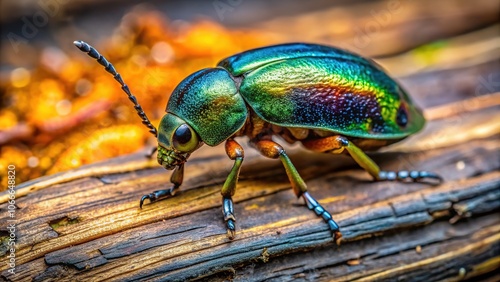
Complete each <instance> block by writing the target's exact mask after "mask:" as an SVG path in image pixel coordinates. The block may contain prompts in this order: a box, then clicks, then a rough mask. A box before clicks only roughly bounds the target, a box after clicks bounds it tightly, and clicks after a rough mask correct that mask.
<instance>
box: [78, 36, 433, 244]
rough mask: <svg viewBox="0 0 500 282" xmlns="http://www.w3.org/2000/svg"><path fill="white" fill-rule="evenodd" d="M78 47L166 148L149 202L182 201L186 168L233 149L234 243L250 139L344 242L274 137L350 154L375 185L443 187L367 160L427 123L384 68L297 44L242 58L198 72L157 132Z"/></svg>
mask: <svg viewBox="0 0 500 282" xmlns="http://www.w3.org/2000/svg"><path fill="white" fill-rule="evenodd" d="M74 44H75V45H76V46H77V47H78V48H79V49H80V50H82V51H83V52H86V53H88V54H89V55H90V56H91V57H93V58H95V59H96V60H97V61H98V62H99V63H100V64H101V65H103V66H104V67H105V69H106V70H107V71H108V72H109V73H111V74H112V75H114V77H115V79H116V80H117V81H118V82H119V83H120V84H121V85H122V89H123V90H124V91H125V92H126V93H127V95H128V96H129V98H130V100H131V101H132V102H133V103H134V105H135V109H136V110H137V112H138V114H139V116H140V117H141V118H142V121H143V123H144V124H145V125H146V126H147V127H148V128H149V129H150V132H151V133H153V134H154V135H155V137H157V138H158V162H159V163H160V164H161V165H162V166H163V167H165V168H166V169H169V170H170V169H173V170H174V172H173V174H172V177H171V182H172V184H173V186H172V187H171V188H170V189H166V190H159V191H154V192H153V193H151V194H148V195H145V196H143V197H142V198H141V201H140V206H141V207H142V205H143V203H144V201H145V200H146V199H149V200H150V201H151V202H154V201H156V200H158V199H160V198H165V197H169V196H172V195H174V193H175V191H176V190H177V189H178V188H179V186H180V185H181V184H182V180H183V174H184V163H185V162H186V160H187V159H188V157H189V155H190V154H191V153H192V152H194V151H195V150H196V149H198V148H199V147H200V146H202V145H203V144H207V145H209V146H217V145H219V144H220V143H222V142H224V141H225V142H226V143H225V145H226V153H227V155H228V157H229V158H230V159H231V160H234V166H233V168H232V169H231V172H230V173H229V175H228V177H227V179H226V181H225V183H224V185H223V187H222V190H221V194H222V201H223V214H224V221H225V222H226V228H227V236H228V237H229V239H233V238H234V235H235V216H234V210H233V201H232V196H233V195H234V192H235V190H236V183H237V182H238V175H239V172H240V167H241V164H242V162H243V158H244V154H243V148H242V147H241V146H240V145H239V144H238V143H237V142H236V141H235V140H234V138H235V137H238V136H248V137H249V139H250V144H251V145H252V146H253V147H254V148H255V149H257V150H258V151H259V152H260V153H261V154H262V155H264V156H266V157H268V158H274V159H276V158H279V159H280V160H281V161H282V163H283V165H284V167H285V170H286V173H287V175H288V178H289V179H290V182H291V185H292V188H293V191H294V192H295V195H296V196H297V197H302V198H304V200H305V202H306V204H307V206H308V208H309V209H311V210H313V211H314V212H315V213H316V214H317V215H318V216H321V217H322V218H323V219H324V220H325V222H326V223H327V224H328V226H329V228H330V230H331V231H332V233H333V236H334V238H336V239H337V240H338V239H340V237H341V233H340V228H339V226H338V225H337V223H336V222H335V221H334V220H333V219H332V216H331V215H330V213H329V212H328V211H326V210H325V209H324V208H323V207H322V206H321V205H320V204H319V203H318V202H317V201H316V200H315V199H314V198H313V197H312V196H311V195H310V194H309V193H308V192H307V186H306V184H305V183H304V181H303V180H302V178H301V177H300V175H299V173H298V172H297V170H296V169H295V167H294V166H293V164H292V162H291V161H290V159H289V158H288V156H287V154H286V153H285V150H284V149H283V148H282V147H281V146H280V145H279V144H278V143H276V142H275V141H273V140H272V136H280V137H282V138H283V139H284V140H285V141H287V142H289V143H293V142H296V141H300V142H301V143H302V144H303V145H304V147H306V148H307V149H310V150H312V151H315V152H325V153H333V154H339V153H341V152H343V151H345V150H346V151H347V152H348V153H349V154H350V155H351V156H352V158H353V159H354V160H355V161H356V162H357V163H358V164H359V165H360V166H361V167H362V168H364V169H365V170H366V171H368V173H370V174H371V175H372V176H373V178H374V179H375V180H403V181H404V180H413V181H418V180H422V179H425V178H429V179H436V180H439V181H441V178H440V177H439V176H438V175H436V174H434V173H432V172H426V171H397V172H394V171H382V170H380V168H379V167H378V166H377V165H376V164H375V163H374V162H373V161H372V160H371V159H370V158H369V157H368V156H367V155H366V154H365V153H364V152H363V150H376V149H378V148H380V147H383V146H386V145H389V144H392V143H395V142H397V141H400V140H402V139H404V138H405V137H407V136H408V135H410V134H413V133H415V132H417V131H419V130H420V129H421V128H422V127H423V126H424V123H425V120H424V117H423V115H422V112H421V111H420V110H419V109H418V108H417V107H415V105H414V104H413V102H412V101H411V99H410V98H409V97H408V95H407V94H406V92H405V91H404V90H403V89H402V88H401V86H400V85H399V84H398V83H397V82H395V81H394V80H393V79H391V78H390V77H389V76H388V75H387V74H386V73H385V72H384V71H383V70H382V69H381V67H379V66H378V65H377V64H376V63H374V62H373V61H371V60H369V59H365V58H363V57H360V56H358V55H355V54H352V53H350V52H347V51H344V50H340V49H336V48H333V47H328V46H322V45H315V44H304V43H291V44H283V45H276V46H270V47H264V48H259V49H254V50H250V51H247V52H243V53H240V54H237V55H234V56H232V57H229V58H226V59H224V60H222V61H220V62H219V64H218V65H217V67H215V68H207V69H203V70H200V71H198V72H195V73H194V74H192V75H190V76H188V77H187V78H186V79H184V80H183V81H182V82H181V83H180V84H179V85H178V86H177V88H176V89H175V90H174V91H173V93H172V95H171V96H170V100H169V102H168V104H167V109H166V112H167V114H166V115H165V116H164V117H163V118H162V120H161V122H160V126H159V130H158V132H157V131H156V128H155V127H154V126H153V125H152V124H151V123H150V121H149V119H148V118H147V116H146V114H145V113H144V112H143V110H142V108H141V106H140V105H139V104H138V103H137V101H136V99H135V97H134V96H133V95H132V94H131V93H130V91H129V89H128V87H127V85H126V84H125V83H124V82H123V80H122V79H121V77H120V75H119V74H118V73H117V72H116V71H115V69H114V67H113V66H112V65H111V64H110V63H109V62H108V61H107V60H106V59H105V58H104V57H102V56H101V55H100V54H99V53H98V52H97V50H95V49H94V48H93V47H92V46H90V45H88V44H87V43H85V42H82V41H75V42H74Z"/></svg>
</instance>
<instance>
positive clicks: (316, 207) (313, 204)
mask: <svg viewBox="0 0 500 282" xmlns="http://www.w3.org/2000/svg"><path fill="white" fill-rule="evenodd" d="M302 198H304V200H305V201H306V204H307V207H308V208H309V209H310V210H312V211H314V213H316V215H317V216H320V217H322V218H323V220H324V221H325V222H326V223H327V224H328V227H329V228H330V231H331V232H332V235H333V239H334V240H335V242H336V243H337V244H340V238H342V233H340V227H339V225H338V224H337V223H336V222H335V221H334V220H333V218H332V215H331V214H330V213H329V212H328V211H327V210H325V208H323V207H322V206H321V205H320V204H319V203H318V202H317V201H316V200H315V199H314V198H313V197H312V196H311V195H310V194H309V193H308V192H304V193H303V194H302Z"/></svg>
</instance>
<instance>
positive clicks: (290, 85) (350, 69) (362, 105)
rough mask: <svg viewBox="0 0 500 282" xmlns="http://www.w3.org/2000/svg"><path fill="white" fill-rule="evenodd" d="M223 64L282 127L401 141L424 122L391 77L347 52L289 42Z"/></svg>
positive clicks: (269, 118) (259, 109)
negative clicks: (241, 77)
mask: <svg viewBox="0 0 500 282" xmlns="http://www.w3.org/2000/svg"><path fill="white" fill-rule="evenodd" d="M329 54H330V56H328V55H329ZM219 65H220V66H224V67H225V68H227V69H228V70H230V71H231V73H232V75H234V76H237V75H239V74H244V75H243V80H242V82H241V85H240V94H241V95H242V96H243V97H244V98H245V100H246V101H247V103H248V104H249V105H250V106H251V107H252V109H253V110H254V111H255V112H256V113H257V115H259V116H260V117H261V118H262V119H264V120H265V121H267V122H270V123H273V124H277V125H280V126H284V127H302V128H311V129H322V130H327V131H332V132H336V133H339V134H343V135H346V136H352V137H362V138H372V139H401V138H404V137H406V136H408V135H410V134H412V133H415V132H417V131H418V130H420V129H421V128H422V127H423V126H424V123H425V120H424V118H423V116H422V113H421V112H420V110H419V109H418V108H416V107H415V106H414V105H413V102H412V101H411V100H410V98H409V97H408V95H407V94H406V93H405V91H404V90H403V89H402V88H401V87H400V86H399V85H398V84H397V83H396V82H395V81H394V80H393V79H392V78H390V77H389V76H388V75H387V74H385V73H384V72H383V71H382V69H381V68H380V67H379V66H377V65H376V64H374V63H373V62H372V61H370V60H366V59H364V58H362V57H360V56H358V55H355V54H350V53H348V52H347V51H343V50H339V49H335V48H332V47H327V46H320V45H313V44H302V43H299V44H286V45H279V46H271V47H267V48H262V49H257V50H253V51H248V52H245V53H242V54H238V55H235V56H233V57H230V58H227V59H225V60H223V61H221V63H219ZM402 120H404V121H406V125H404V123H405V122H401V121H402Z"/></svg>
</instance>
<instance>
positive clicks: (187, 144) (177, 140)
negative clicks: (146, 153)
mask: <svg viewBox="0 0 500 282" xmlns="http://www.w3.org/2000/svg"><path fill="white" fill-rule="evenodd" d="M172 139H173V140H172V141H173V142H172V143H173V145H174V148H175V149H177V150H179V151H181V152H190V151H192V150H194V149H196V147H197V146H198V143H199V140H198V136H197V135H196V133H195V132H194V131H193V129H192V128H191V127H189V125H187V124H183V125H181V126H179V127H178V128H177V129H176V130H175V132H174V136H173V138H172Z"/></svg>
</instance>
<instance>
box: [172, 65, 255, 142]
mask: <svg viewBox="0 0 500 282" xmlns="http://www.w3.org/2000/svg"><path fill="white" fill-rule="evenodd" d="M166 111H167V112H168V113H172V114H174V115H176V116H178V117H180V118H181V119H183V120H184V121H186V123H187V124H189V125H190V126H191V127H192V128H193V129H194V130H195V131H196V132H197V133H198V135H199V136H200V138H201V140H203V142H205V143H206V144H207V145H209V146H215V145H218V144H220V143H221V142H223V141H224V140H226V139H227V138H229V137H230V136H231V135H233V134H234V133H236V132H237V131H238V130H239V129H240V128H241V127H242V126H243V124H244V123H245V120H246V118H247V115H248V111H247V108H246V105H245V101H244V100H243V98H242V97H241V95H239V93H238V89H237V88H236V84H235V82H234V80H233V79H232V78H231V76H230V74H229V73H228V72H227V71H226V70H224V69H222V68H209V69H203V70H200V71H197V72H195V73H193V74H192V75H190V76H188V77H187V78H186V79H184V80H183V81H182V82H181V83H180V84H179V85H178V86H177V87H176V88H175V90H174V91H173V93H172V95H171V96H170V100H169V101H168V104H167V109H166Z"/></svg>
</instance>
